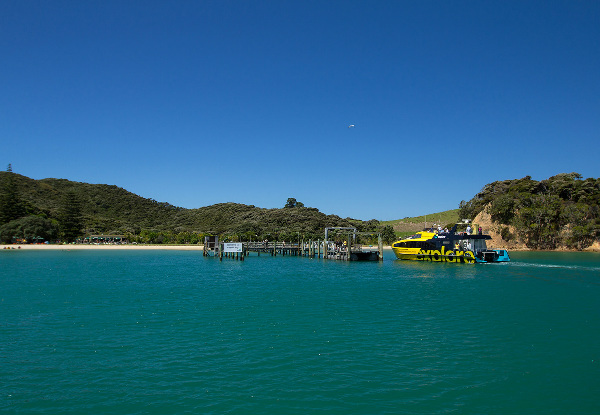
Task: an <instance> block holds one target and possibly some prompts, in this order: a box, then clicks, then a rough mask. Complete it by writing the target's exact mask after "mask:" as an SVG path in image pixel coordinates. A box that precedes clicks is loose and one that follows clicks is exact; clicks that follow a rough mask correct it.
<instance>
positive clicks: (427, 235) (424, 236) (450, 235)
mask: <svg viewBox="0 0 600 415" xmlns="http://www.w3.org/2000/svg"><path fill="white" fill-rule="evenodd" d="M430 239H450V240H456V239H492V237H491V236H490V235H469V234H467V233H464V232H460V233H456V232H452V231H450V232H442V233H439V234H438V232H435V231H434V232H431V231H427V230H425V231H420V232H417V233H415V234H414V235H411V236H409V237H406V238H402V239H400V240H399V241H398V242H402V241H428V240H430Z"/></svg>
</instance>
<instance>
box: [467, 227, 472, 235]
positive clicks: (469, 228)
mask: <svg viewBox="0 0 600 415" xmlns="http://www.w3.org/2000/svg"><path fill="white" fill-rule="evenodd" d="M467 235H471V225H467Z"/></svg>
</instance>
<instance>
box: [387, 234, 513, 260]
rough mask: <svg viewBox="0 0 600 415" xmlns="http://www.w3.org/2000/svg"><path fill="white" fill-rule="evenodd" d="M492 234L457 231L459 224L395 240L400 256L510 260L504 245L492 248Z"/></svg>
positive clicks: (430, 258)
mask: <svg viewBox="0 0 600 415" xmlns="http://www.w3.org/2000/svg"><path fill="white" fill-rule="evenodd" d="M490 239H492V237H491V236H489V235H483V234H481V233H479V234H471V233H470V232H469V231H466V232H457V225H455V226H454V227H453V228H452V229H451V230H450V231H448V232H444V231H442V230H437V231H436V230H434V229H429V230H424V231H421V232H417V233H416V234H414V235H412V236H409V237H407V238H405V239H401V240H399V241H396V242H394V243H393V244H392V250H393V251H394V254H396V258H398V259H403V260H404V259H405V260H413V261H432V262H454V263H459V264H475V263H487V262H508V261H510V257H509V255H508V252H507V251H506V250H504V249H488V247H487V244H486V241H487V240H490Z"/></svg>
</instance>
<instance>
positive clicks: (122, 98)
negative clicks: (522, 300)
mask: <svg viewBox="0 0 600 415" xmlns="http://www.w3.org/2000/svg"><path fill="white" fill-rule="evenodd" d="M350 124H354V125H355V127H354V128H348V126H349V125H350ZM599 132H600V2H599V1H551V2H550V1H527V0H521V1H505V0H503V1H485V0H473V1H442V0H439V1H420V0H419V1H416V0H415V1H400V0H398V1H323V0H319V1H306V0H302V1H281V0H273V1H242V0H238V1H225V0H219V1H151V0H143V1H107V0H101V1H75V0H74V1H56V0H55V1H41V0H40V1H28V0H3V1H2V2H0V168H2V169H5V168H6V166H7V165H8V163H12V166H13V170H14V171H15V172H16V173H19V174H23V175H25V176H28V177H32V178H35V179H42V178H46V177H55V178H64V179H69V180H74V181H81V182H89V183H106V184H115V185H117V186H120V187H123V188H125V189H127V190H129V191H131V192H134V193H136V194H139V195H141V196H143V197H147V198H153V199H156V200H158V201H163V202H169V203H171V204H174V205H177V206H183V207H186V208H197V207H202V206H208V205H211V204H214V203H220V202H238V203H245V204H251V205H256V206H259V207H265V208H274V207H283V205H284V204H285V202H286V200H287V198H288V197H294V198H296V199H297V200H298V201H301V202H303V203H304V204H305V205H306V206H311V207H316V208H318V209H319V210H320V211H322V212H324V213H327V214H337V215H340V216H342V217H353V218H357V219H363V220H367V219H372V218H376V219H380V220H388V219H398V218H403V217H406V216H415V215H420V214H426V213H433V212H438V211H443V210H447V209H454V208H457V207H458V204H459V202H460V201H461V200H463V199H464V200H469V199H470V198H471V197H473V196H474V195H475V194H476V193H477V192H478V191H479V190H480V189H481V188H482V187H483V186H484V185H485V184H487V183H489V182H492V181H495V180H506V179H515V178H520V177H523V176H526V175H530V176H532V177H533V178H534V179H536V180H542V179H545V178H548V177H550V176H552V175H555V174H558V173H562V172H572V171H576V172H579V173H581V174H582V175H583V176H584V177H599V175H600V163H599V160H600V157H599V156H600V151H599V144H598V143H599V141H600V140H599V139H600V134H599ZM213 173H215V174H213Z"/></svg>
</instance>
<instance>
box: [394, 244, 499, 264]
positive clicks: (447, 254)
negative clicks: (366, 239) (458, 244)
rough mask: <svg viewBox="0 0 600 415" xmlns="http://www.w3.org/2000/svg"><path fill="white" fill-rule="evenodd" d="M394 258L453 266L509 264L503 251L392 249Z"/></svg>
mask: <svg viewBox="0 0 600 415" xmlns="http://www.w3.org/2000/svg"><path fill="white" fill-rule="evenodd" d="M393 251H394V254H395V255H396V258H398V259H400V260H408V261H427V262H450V263H455V264H476V263H491V262H509V261H510V257H509V256H508V252H507V251H505V250H503V249H494V250H487V251H484V252H480V253H477V254H475V253H474V252H473V251H456V250H452V251H445V250H444V248H443V247H442V249H441V250H437V249H432V250H425V249H418V250H412V252H411V251H409V250H407V249H398V248H393Z"/></svg>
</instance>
